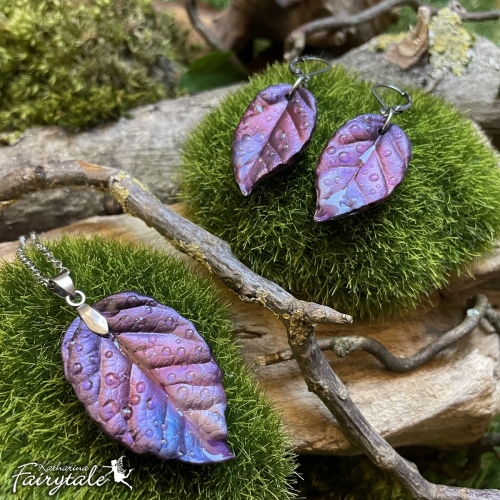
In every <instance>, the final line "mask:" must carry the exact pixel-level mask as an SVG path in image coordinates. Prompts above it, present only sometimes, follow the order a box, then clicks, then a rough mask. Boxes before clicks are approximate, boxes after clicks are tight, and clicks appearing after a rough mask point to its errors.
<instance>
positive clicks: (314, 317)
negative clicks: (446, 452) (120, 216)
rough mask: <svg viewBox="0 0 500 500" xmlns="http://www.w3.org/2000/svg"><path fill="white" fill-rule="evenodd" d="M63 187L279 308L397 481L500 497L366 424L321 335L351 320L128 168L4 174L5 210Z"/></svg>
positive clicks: (320, 376) (320, 385)
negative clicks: (267, 272) (85, 191)
mask: <svg viewBox="0 0 500 500" xmlns="http://www.w3.org/2000/svg"><path fill="white" fill-rule="evenodd" d="M57 187H93V188H97V189H101V190H105V191H108V192H109V193H110V194H111V195H112V196H113V197H114V198H115V199H116V200H117V201H118V202H119V203H120V204H121V205H122V206H123V208H124V210H126V211H127V212H129V213H130V214H132V215H134V216H136V217H139V218H141V219H142V220H143V221H144V222H146V223H147V224H148V225H150V226H152V227H154V228H155V229H156V230H157V231H158V232H159V233H160V234H162V235H163V236H165V237H166V238H167V239H168V240H169V241H170V242H171V243H172V244H173V245H174V246H175V247H176V248H178V249H180V250H181V251H183V252H185V253H186V254H188V255H190V256H191V257H193V258H194V259H196V260H197V261H199V262H201V263H203V264H204V265H205V266H206V267H207V268H208V269H210V270H211V271H213V272H214V273H215V274H216V275H217V276H219V277H220V278H221V279H222V280H223V281H224V283H225V284H226V285H227V286H228V287H229V288H230V289H231V290H233V291H234V292H236V293H237V294H238V295H239V297H240V298H241V299H242V300H244V301H250V302H258V303H259V304H261V305H263V306H264V307H267V308H269V309H271V310H272V311H273V312H275V313H276V314H277V315H278V316H279V317H280V319H281V321H282V322H283V324H284V325H285V327H286V330H287V334H288V340H289V344H290V348H291V350H292V353H293V355H294V357H295V359H296V360H297V363H298V364H299V366H300V369H301V371H302V374H303V376H304V379H305V381H306V383H307V386H308V388H309V390H310V391H313V392H314V393H315V394H316V395H317V396H318V397H319V398H320V399H321V400H322V401H323V403H324V404H325V405H326V406H327V408H328V409H329V410H330V412H331V413H332V415H333V416H334V417H335V418H336V419H337V421H338V422H339V425H340V426H341V428H342V430H343V432H344V433H345V435H346V437H347V438H348V439H349V440H350V441H351V442H352V443H353V444H354V445H355V446H357V447H358V448H359V449H360V450H361V451H362V452H364V453H365V454H366V455H367V456H368V457H369V458H370V459H371V460H372V462H373V463H374V464H376V465H377V466H378V467H380V468H381V469H382V470H384V471H386V472H388V473H389V474H391V475H392V476H394V477H395V478H397V479H398V480H399V481H400V482H401V483H402V484H403V485H404V486H405V487H406V488H407V489H408V491H409V492H410V493H411V494H412V496H413V497H414V498H419V499H428V500H455V499H456V500H459V499H460V500H464V499H470V500H475V499H478V500H479V499H483V500H484V499H489V500H493V499H500V491H498V490H473V489H464V488H455V487H448V486H442V485H435V484H432V483H430V482H428V481H426V480H425V479H424V478H423V477H422V476H421V475H420V473H419V472H418V469H417V468H416V466H415V465H414V464H413V463H411V462H409V461H408V460H406V459H404V458H403V457H401V456H400V455H399V454H398V453H397V452H396V451H395V450H394V449H393V448H392V447H391V446H390V445H389V444H388V443H387V441H385V440H384V439H383V438H382V437H381V436H380V435H379V434H378V433H377V432H376V431H375V430H374V429H373V427H371V425H370V424H369V423H368V422H367V421H366V419H365V418H364V417H363V415H362V414H361V413H360V412H359V410H358V409H357V407H356V406H355V405H354V403H353V402H352V400H351V399H350V397H349V393H348V391H347V388H346V387H345V386H344V384H343V383H342V381H341V380H340V379H339V377H338V376H337V375H336V374H335V372H334V371H333V370H332V368H331V367H330V365H329V364H328V362H327V361H326V359H325V358H324V356H323V354H322V352H321V349H320V347H319V345H318V342H317V340H316V336H315V326H316V324H318V323H322V324H331V323H349V322H351V320H352V318H351V317H350V316H348V315H345V314H342V313H339V312H337V311H335V310H334V309H331V308H329V307H326V306H321V305H319V304H315V303H311V302H305V301H301V300H297V299H295V298H294V297H293V296H292V295H290V294H289V293H288V292H286V291H285V290H283V289H282V288H281V287H279V286H278V285H276V284H275V283H272V282H270V281H268V280H266V279H264V278H262V277H260V276H258V275H256V274H255V273H253V272H252V271H250V270H249V269H248V268H247V267H245V266H244V265H243V264H242V263H241V262H239V261H238V260H237V259H236V258H235V257H234V256H233V254H232V253H231V249H230V247H229V245H228V244H227V243H226V242H224V241H222V240H220V239H219V238H217V237H215V236H214V235H212V234H210V233H209V232H208V231H205V230H204V229H202V228H200V227H199V226H197V225H195V224H193V223H192V222H190V221H189V220H187V219H184V218H183V217H181V216H179V215H177V214H176V213H174V212H172V211H171V210H169V209H168V208H166V207H165V206H164V205H163V204H162V203H161V202H160V201H159V200H158V199H156V198H155V197H154V196H152V195H151V194H150V193H149V192H148V191H147V190H146V189H145V188H144V187H143V186H142V185H141V183H140V182H139V181H137V180H135V179H133V178H131V177H130V176H129V175H128V174H127V173H126V172H123V171H119V170H117V169H113V168H106V167H100V166H97V165H91V164H88V163H85V162H78V161H67V162H61V163H58V164H46V165H39V166H36V167H30V168H26V169H23V170H20V171H16V172H14V173H12V174H9V175H7V176H4V177H3V178H1V179H0V209H1V208H2V207H3V206H7V205H9V204H12V203H15V201H17V200H18V199H19V198H21V197H22V196H23V195H26V194H29V193H32V192H34V191H38V190H43V189H54V188H57Z"/></svg>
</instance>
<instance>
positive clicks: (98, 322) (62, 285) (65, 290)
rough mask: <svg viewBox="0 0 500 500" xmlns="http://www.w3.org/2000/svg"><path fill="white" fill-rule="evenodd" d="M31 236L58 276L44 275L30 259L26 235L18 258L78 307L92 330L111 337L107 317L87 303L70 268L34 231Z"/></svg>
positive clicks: (43, 283) (39, 277) (46, 284)
mask: <svg viewBox="0 0 500 500" xmlns="http://www.w3.org/2000/svg"><path fill="white" fill-rule="evenodd" d="M30 238H31V241H32V243H33V246H34V247H35V248H36V249H37V250H38V251H39V252H41V253H42V254H43V255H44V256H45V259H46V260H47V262H49V263H50V264H52V266H53V267H54V269H56V270H57V271H58V274H57V276H54V277H53V278H46V277H45V276H42V273H41V271H40V270H39V269H37V267H36V266H35V264H34V263H33V261H31V260H30V259H28V257H27V256H26V254H25V253H24V250H25V249H26V236H20V237H19V248H18V249H17V251H16V255H17V258H18V259H19V260H20V261H21V262H22V263H23V264H24V265H25V266H26V267H27V268H28V269H29V270H30V271H31V273H32V274H33V276H34V277H35V279H36V281H37V282H38V283H40V284H41V285H43V286H45V287H46V288H48V289H49V290H50V291H52V292H53V293H55V294H56V295H58V296H59V297H62V298H63V299H65V300H66V302H67V303H68V305H70V306H72V307H76V311H77V312H78V315H79V316H80V318H81V319H82V321H83V322H84V323H85V324H86V325H87V327H88V328H89V330H90V331H91V332H94V333H95V334H97V335H100V336H101V337H109V325H108V322H107V320H106V318H105V317H104V316H103V315H102V314H101V313H100V312H99V311H97V310H96V309H94V308H93V307H91V306H89V305H88V304H86V303H85V300H86V297H85V294H84V293H83V292H82V291H81V290H76V288H75V284H74V283H73V280H72V279H71V276H70V275H69V269H68V268H67V267H65V266H64V265H63V263H62V262H61V261H60V260H58V259H56V258H55V257H54V255H53V253H52V252H51V251H50V250H49V249H48V248H47V247H46V246H45V245H42V244H41V243H40V240H39V239H38V236H37V235H36V233H35V232H34V231H33V232H31V233H30Z"/></svg>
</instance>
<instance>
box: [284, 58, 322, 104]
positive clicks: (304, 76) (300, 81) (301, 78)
mask: <svg viewBox="0 0 500 500" xmlns="http://www.w3.org/2000/svg"><path fill="white" fill-rule="evenodd" d="M306 61H318V62H320V63H323V64H325V65H326V68H320V69H316V70H314V71H310V72H309V73H305V72H304V70H303V69H301V68H298V67H297V65H298V64H303V63H305V62H306ZM288 67H289V69H290V73H292V75H294V76H298V78H297V80H296V81H295V83H294V84H293V87H292V90H290V93H289V94H288V97H289V99H290V98H291V97H292V96H293V94H294V93H295V91H296V90H297V88H298V87H300V86H301V85H302V86H306V85H307V84H308V82H309V80H310V79H311V77H313V76H316V75H320V74H321V73H326V72H327V71H330V70H331V69H332V64H331V62H330V61H327V60H326V59H322V58H321V57H316V56H300V57H296V58H295V59H293V60H292V61H290V63H289V64H288Z"/></svg>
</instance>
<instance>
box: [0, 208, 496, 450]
mask: <svg viewBox="0 0 500 500" xmlns="http://www.w3.org/2000/svg"><path fill="white" fill-rule="evenodd" d="M176 210H178V211H182V207H180V206H179V205H177V206H176ZM63 231H64V232H66V233H69V234H87V235H91V234H96V233H98V234H101V235H103V236H106V237H110V238H117V239H122V240H124V241H133V242H138V241H141V242H145V243H150V244H154V246H155V248H161V249H162V250H164V251H166V252H168V253H171V254H175V255H176V256H178V257H179V258H181V259H183V260H186V261H187V262H189V263H190V265H192V266H194V268H195V269H196V271H197V272H199V273H200V274H202V275H207V274H208V271H207V270H206V269H205V267H203V266H201V265H198V264H196V263H195V264H193V261H192V260H191V259H189V258H188V257H186V256H185V255H184V254H180V253H179V252H177V251H176V250H174V249H173V248H172V247H171V246H170V245H169V244H168V243H167V242H166V241H165V240H164V239H163V238H162V237H161V236H160V235H159V234H158V233H157V232H156V231H155V230H153V229H150V228H148V227H147V226H146V225H145V224H144V223H143V222H142V221H140V220H138V219H134V218H132V217H130V216H128V215H117V216H111V217H92V218H89V219H86V220H84V221H81V222H78V223H76V224H73V225H71V226H68V227H66V228H62V229H57V230H54V231H50V232H48V233H47V235H46V236H47V237H57V236H58V235H60V234H61V233H62V232H63ZM16 248H17V242H6V243H2V244H0V258H2V257H3V258H5V259H12V258H14V252H15V250H16ZM497 260H498V256H493V257H492V260H491V261H488V262H487V263H483V264H480V265H479V266H478V269H482V271H481V272H482V274H481V281H480V282H479V284H477V283H475V282H474V280H472V279H468V280H463V279H462V280H460V282H459V283H460V285H461V286H460V287H458V286H457V287H456V289H455V290H454V291H453V292H452V291H449V292H448V293H446V294H439V295H438V294H436V296H435V297H434V307H432V308H430V307H427V308H420V309H419V310H417V311H415V312H414V313H412V314H410V315H407V316H405V317H404V318H400V319H393V320H390V321H385V322H371V323H370V322H367V321H364V322H362V321H356V322H355V323H354V324H353V325H343V326H341V327H336V328H334V327H327V326H325V327H320V328H318V336H319V337H323V336H331V335H350V334H352V335H367V336H370V337H373V338H374V339H377V340H378V341H380V342H382V343H383V344H384V345H385V346H386V347H388V348H389V349H390V350H391V351H392V352H394V353H395V354H397V355H405V356H408V355H411V354H413V353H414V352H415V351H417V350H418V349H419V348H420V347H422V346H423V345H425V344H427V343H428V342H429V341H431V340H432V339H434V338H436V336H439V335H440V334H441V333H443V332H445V331H447V330H448V329H450V328H451V327H453V326H455V325H457V324H458V323H460V321H461V320H462V318H463V317H464V314H465V310H464V308H463V305H464V304H465V299H466V297H467V296H469V295H472V294H474V293H476V292H477V291H482V292H485V293H487V294H488V297H489V298H490V300H491V301H492V302H493V303H497V304H498V303H500V290H499V287H498V274H499V272H500V271H499V270H498V266H497V265H496V263H497ZM215 281H216V285H217V287H218V288H219V289H220V292H221V294H222V296H223V298H224V299H225V300H228V301H229V302H230V304H231V312H232V314H233V315H234V318H233V322H234V328H235V332H236V335H237V336H238V337H239V339H240V343H241V345H242V355H243V358H244V359H245V361H246V362H247V363H249V364H251V365H253V360H254V358H255V357H256V356H258V355H262V354H266V353H269V352H273V351H276V350H280V349H284V348H286V347H287V340H286V334H285V331H284V329H283V325H282V324H281V322H280V321H279V320H277V319H276V318H275V317H274V316H273V314H272V313H271V312H270V311H268V310H266V309H264V308H262V307H261V306H259V305H257V304H247V303H243V302H242V301H240V300H239V299H238V298H237V297H236V296H235V295H234V294H232V293H231V292H230V291H229V290H228V289H227V287H226V286H225V285H224V284H223V283H221V282H220V281H218V280H215ZM457 283H458V282H457ZM488 283H489V285H488ZM485 288H486V289H485ZM491 331H492V329H491V327H490V326H489V325H488V324H487V323H486V322H482V323H481V324H480V326H479V327H478V328H477V329H476V330H475V331H474V332H473V333H472V334H471V335H469V336H467V337H466V338H464V339H463V340H462V341H460V342H459V343H458V344H457V345H455V346H452V347H450V348H448V349H447V350H446V351H444V352H443V353H442V354H441V355H440V356H439V357H437V358H436V359H434V360H433V361H432V362H430V363H428V364H427V365H425V366H423V367H421V368H419V369H417V370H415V371H412V372H409V373H403V374H397V373H393V372H389V371H387V370H386V369H384V368H382V367H381V365H380V364H379V363H378V362H377V361H376V360H374V358H372V357H371V356H369V355H368V354H366V353H362V352H358V353H354V354H351V355H349V356H347V357H346V358H343V359H339V358H337V357H336V356H335V355H334V354H333V353H329V354H328V358H329V361H330V362H331V363H332V364H334V365H335V369H336V371H337V373H338V374H339V375H340V377H341V378H342V380H343V381H344V382H345V383H346V384H347V387H348V389H349V392H350V395H351V397H352V399H353V400H354V402H355V403H356V404H357V405H358V407H359V408H360V410H361V411H362V412H363V414H364V415H365V416H366V418H367V419H368V421H369V422H370V423H371V424H373V425H374V427H375V428H376V429H377V431H379V432H380V433H381V434H382V435H383V436H384V437H385V438H386V439H388V441H389V442H390V443H391V444H392V445H393V446H409V445H425V446H433V447H439V448H443V449H455V448H459V447H463V446H466V445H467V444H469V443H471V442H473V441H474V440H476V439H477V438H479V437H480V436H481V435H482V433H483V432H484V429H485V427H486V426H487V425H488V423H489V422H490V421H491V420H492V419H493V417H494V416H496V415H497V414H498V413H500V373H499V370H498V363H499V360H500V342H499V339H498V336H497V335H495V334H492V333H491ZM254 369H255V376H256V378H257V380H258V382H259V384H260V386H261V387H263V388H264V389H265V390H266V391H267V393H268V394H269V396H270V398H271V399H272V400H273V401H274V403H275V405H276V407H277V408H278V409H279V410H280V411H281V412H282V415H283V420H284V423H285V427H286V429H287V430H288V432H289V433H290V434H291V436H292V437H293V440H294V443H295V445H296V447H297V450H298V451H299V452H301V453H323V454H354V453H356V450H355V449H353V448H352V446H351V445H350V444H349V443H348V442H347V440H346V439H345V438H344V436H343V435H342V433H341V432H340V430H339V428H338V426H337V424H336V422H335V421H334V419H333V417H332V416H331V414H330V413H329V412H328V410H327V409H326V407H325V406H324V405H323V404H322V403H321V401H320V400H319V399H318V398H317V397H316V396H315V395H313V394H311V393H309V392H307V388H306V385H305V383H304V380H303V378H302V376H301V374H300V371H299V369H298V367H297V365H296V363H295V361H293V360H291V361H287V362H283V363H280V364H276V365H271V366H259V367H255V368H254Z"/></svg>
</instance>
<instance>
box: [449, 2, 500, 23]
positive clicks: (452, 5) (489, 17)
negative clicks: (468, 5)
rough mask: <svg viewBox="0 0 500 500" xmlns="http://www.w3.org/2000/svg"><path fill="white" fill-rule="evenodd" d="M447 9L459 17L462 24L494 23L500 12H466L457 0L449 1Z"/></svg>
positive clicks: (499, 16)
mask: <svg viewBox="0 0 500 500" xmlns="http://www.w3.org/2000/svg"><path fill="white" fill-rule="evenodd" d="M448 8H449V9H450V10H451V11H452V12H455V13H456V14H458V15H459V16H460V19H461V20H462V21H463V22H478V21H496V20H497V19H499V18H500V10H485V11H482V12H481V11H479V12H467V10H466V9H465V7H464V6H463V5H462V4H461V3H460V2H459V1H458V0H451V2H449V3H448Z"/></svg>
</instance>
